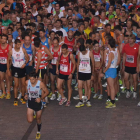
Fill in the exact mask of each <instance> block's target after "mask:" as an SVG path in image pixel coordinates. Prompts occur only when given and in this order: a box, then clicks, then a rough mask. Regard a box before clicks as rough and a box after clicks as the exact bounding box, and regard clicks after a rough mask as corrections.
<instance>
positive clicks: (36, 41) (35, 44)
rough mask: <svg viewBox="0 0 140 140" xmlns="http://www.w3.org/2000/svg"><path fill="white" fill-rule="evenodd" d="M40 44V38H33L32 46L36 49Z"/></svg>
mask: <svg viewBox="0 0 140 140" xmlns="http://www.w3.org/2000/svg"><path fill="white" fill-rule="evenodd" d="M40 43H41V40H40V38H39V37H35V38H34V46H35V47H36V48H39V45H40Z"/></svg>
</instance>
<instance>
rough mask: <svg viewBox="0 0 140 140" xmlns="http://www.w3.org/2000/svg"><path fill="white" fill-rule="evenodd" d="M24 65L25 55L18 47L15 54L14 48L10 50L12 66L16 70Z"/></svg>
mask: <svg viewBox="0 0 140 140" xmlns="http://www.w3.org/2000/svg"><path fill="white" fill-rule="evenodd" d="M24 63H25V55H24V52H23V50H22V47H20V50H19V52H16V51H15V49H14V48H12V64H13V66H14V67H16V68H21V66H22V65H23V64H24Z"/></svg>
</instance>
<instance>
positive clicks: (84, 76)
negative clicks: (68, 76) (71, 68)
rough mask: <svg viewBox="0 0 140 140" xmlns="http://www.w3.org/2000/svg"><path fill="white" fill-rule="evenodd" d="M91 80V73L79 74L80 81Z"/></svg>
mask: <svg viewBox="0 0 140 140" xmlns="http://www.w3.org/2000/svg"><path fill="white" fill-rule="evenodd" d="M90 79H91V73H82V72H78V80H81V81H87V80H90Z"/></svg>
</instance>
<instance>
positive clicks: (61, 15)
mask: <svg viewBox="0 0 140 140" xmlns="http://www.w3.org/2000/svg"><path fill="white" fill-rule="evenodd" d="M55 15H56V11H54V13H53V16H55ZM58 16H59V18H61V17H63V16H64V13H63V12H60V13H59V15H58Z"/></svg>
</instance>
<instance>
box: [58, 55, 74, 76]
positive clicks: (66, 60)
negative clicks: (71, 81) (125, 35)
mask: <svg viewBox="0 0 140 140" xmlns="http://www.w3.org/2000/svg"><path fill="white" fill-rule="evenodd" d="M59 64H60V74H63V75H70V74H71V72H72V67H73V66H72V63H71V60H70V53H69V54H68V56H67V57H64V56H63V54H61V56H60V61H59Z"/></svg>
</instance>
